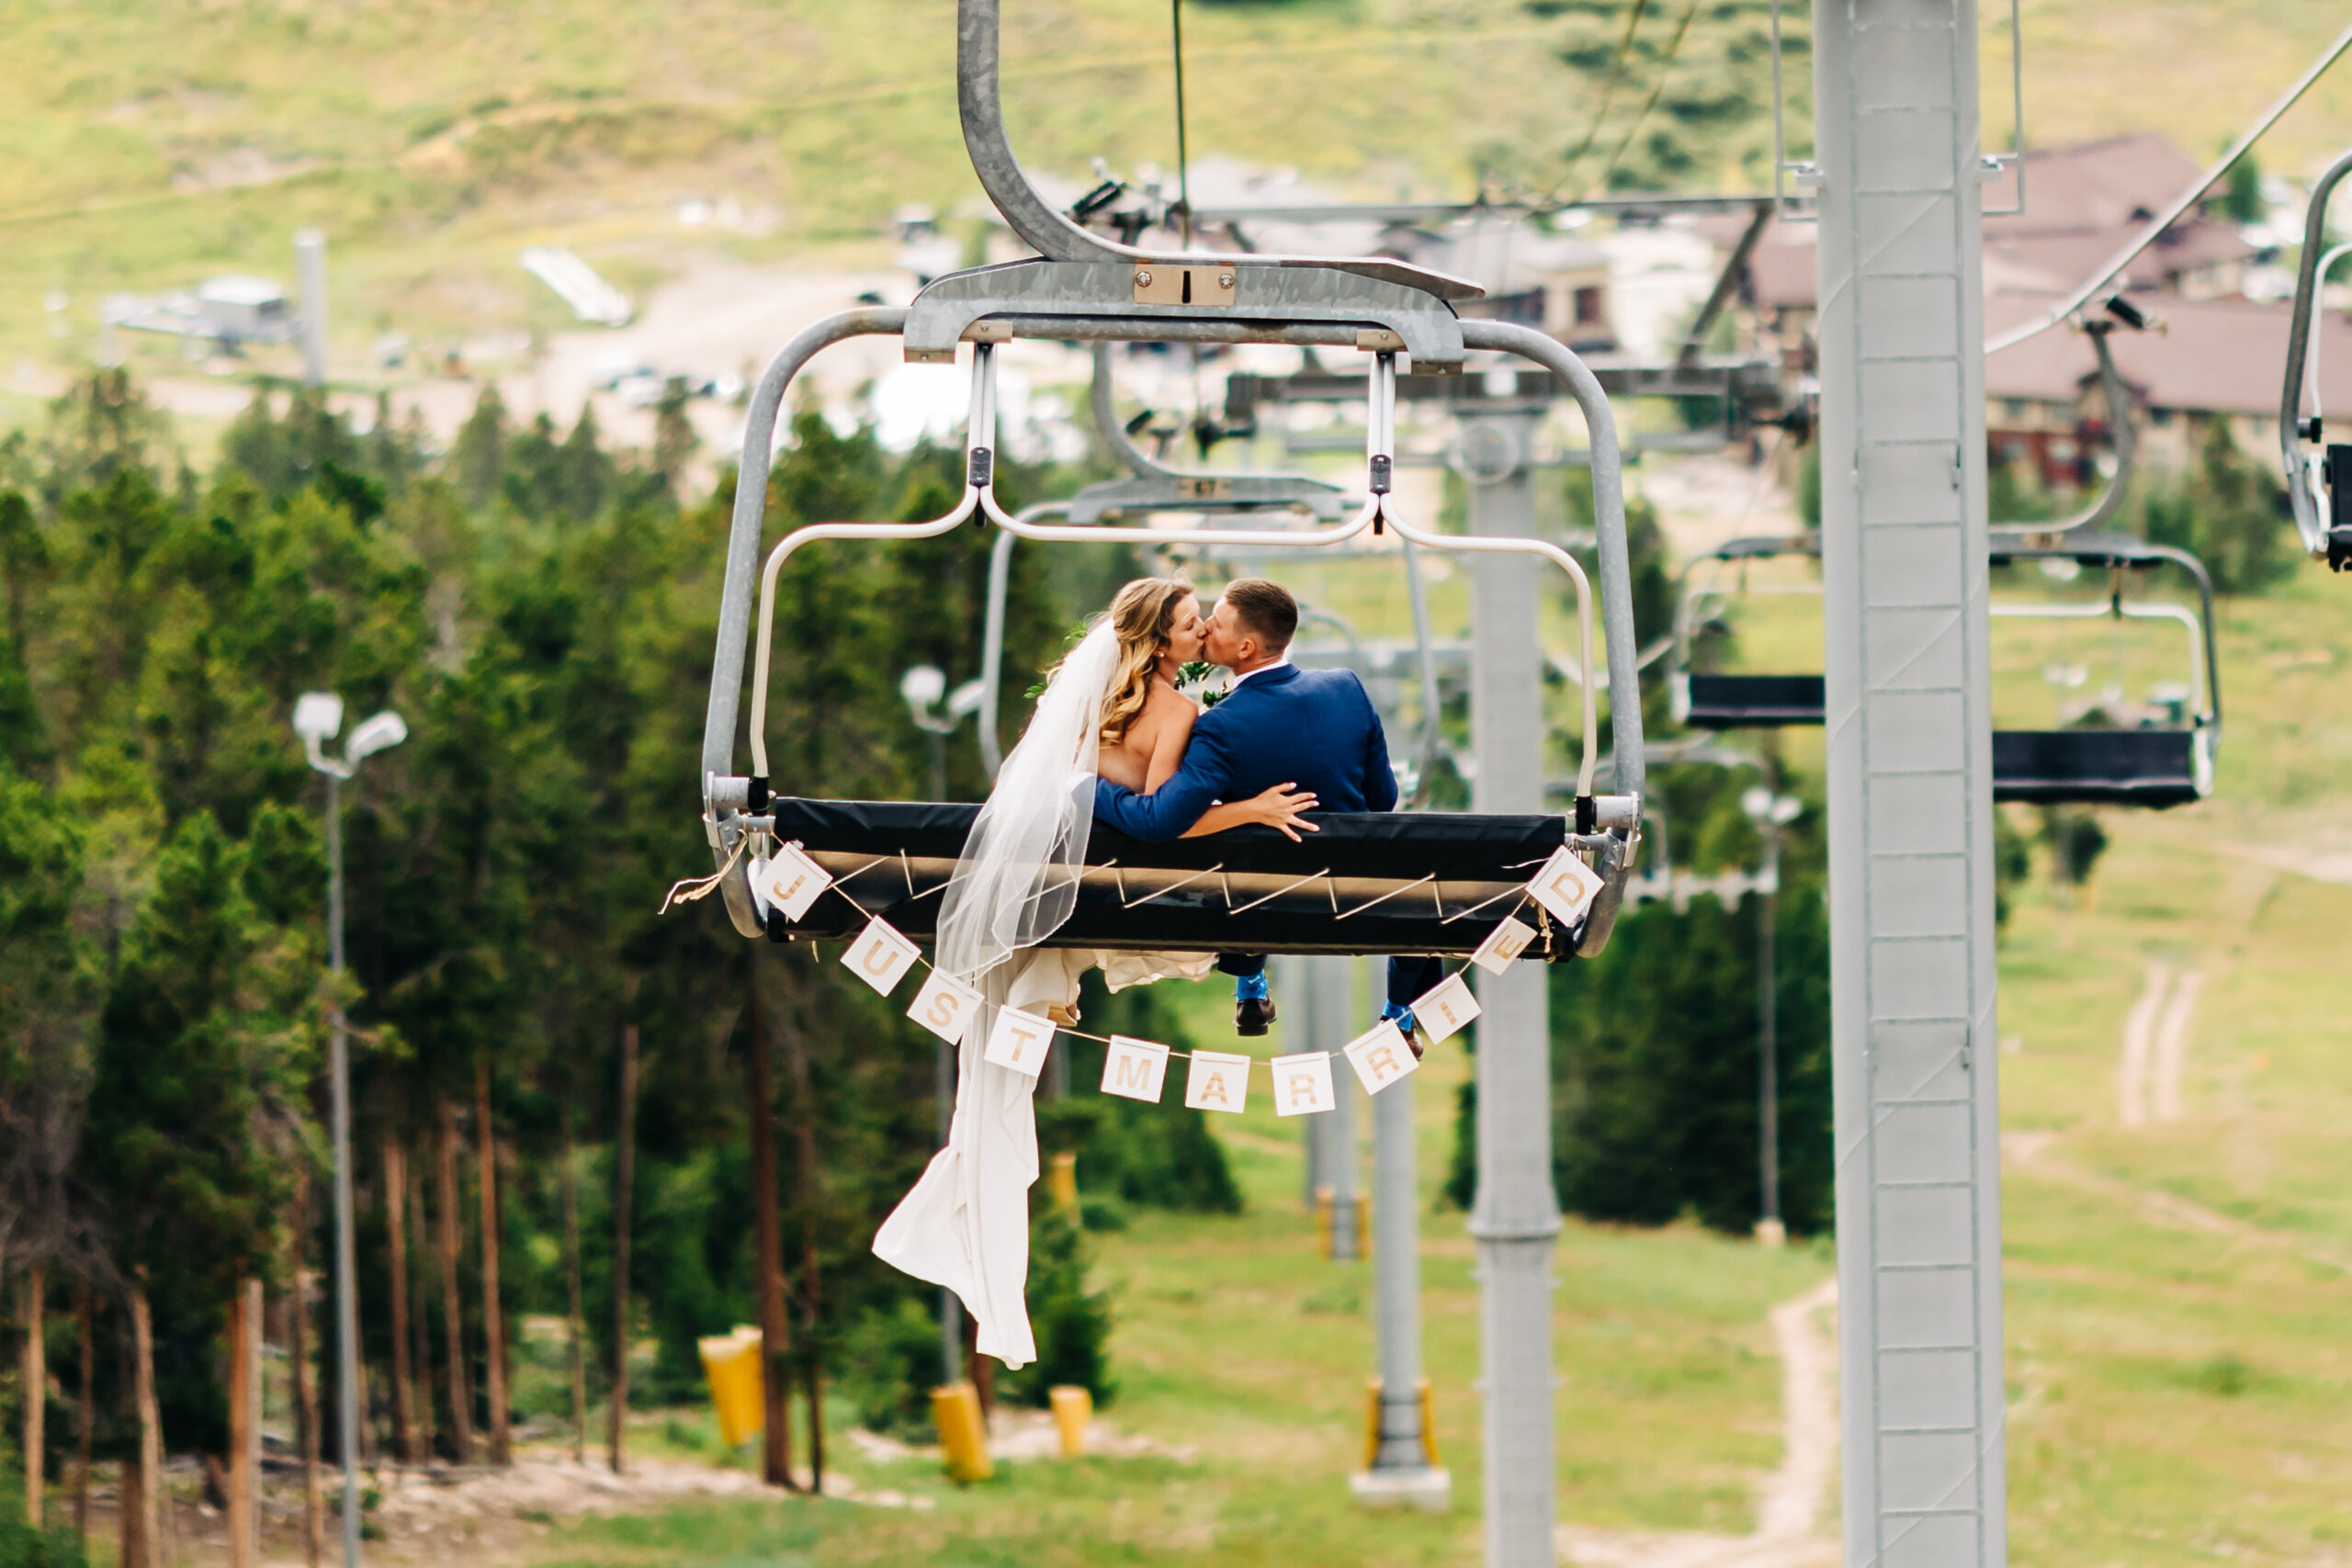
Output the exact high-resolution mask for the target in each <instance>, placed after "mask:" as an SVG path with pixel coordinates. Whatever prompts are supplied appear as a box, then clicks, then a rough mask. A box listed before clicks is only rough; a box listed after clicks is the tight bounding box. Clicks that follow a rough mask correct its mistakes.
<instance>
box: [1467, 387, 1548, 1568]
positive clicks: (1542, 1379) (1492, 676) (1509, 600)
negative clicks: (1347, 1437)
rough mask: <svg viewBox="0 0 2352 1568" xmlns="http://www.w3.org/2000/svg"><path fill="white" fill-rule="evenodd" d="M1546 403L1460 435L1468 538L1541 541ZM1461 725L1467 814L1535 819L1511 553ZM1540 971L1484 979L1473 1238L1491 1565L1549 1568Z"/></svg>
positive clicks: (1486, 415)
mask: <svg viewBox="0 0 2352 1568" xmlns="http://www.w3.org/2000/svg"><path fill="white" fill-rule="evenodd" d="M1543 417H1544V411H1543V408H1542V407H1541V406H1540V405H1539V406H1534V407H1529V408H1523V409H1504V410H1498V411H1495V412H1487V410H1484V409H1481V410H1480V411H1479V412H1478V413H1477V414H1476V415H1475V416H1473V417H1470V418H1468V419H1466V420H1465V421H1464V424H1463V428H1462V444H1463V446H1464V449H1465V450H1467V449H1473V448H1474V447H1475V449H1477V450H1479V451H1481V452H1482V454H1485V455H1487V456H1488V457H1494V456H1495V455H1498V454H1502V455H1508V456H1509V457H1511V458H1512V459H1513V460H1512V461H1510V462H1509V463H1508V464H1506V463H1504V462H1502V461H1499V460H1496V461H1488V462H1483V463H1482V464H1481V465H1480V468H1481V469H1482V472H1483V473H1487V474H1493V473H1502V471H1503V469H1505V468H1508V469H1509V472H1508V473H1506V474H1503V477H1501V478H1499V479H1493V480H1492V481H1491V482H1483V483H1482V482H1474V483H1473V484H1472V485H1471V487H1470V531H1471V532H1472V533H1473V534H1488V535H1507V536H1519V537H1522V538H1526V537H1532V536H1533V535H1534V533H1535V487H1534V483H1533V476H1532V472H1531V470H1530V469H1529V468H1528V465H1527V457H1528V448H1529V446H1530V444H1531V442H1532V439H1533V437H1534V434H1535V430H1536V426H1537V425H1538V424H1539V423H1541V422H1542V420H1543ZM1472 559H1473V561H1474V563H1475V564H1474V565H1473V566H1472V567H1471V577H1470V581H1471V593H1472V601H1471V602H1472V605H1473V607H1474V612H1475V614H1474V616H1473V625H1472V629H1471V633H1470V728H1471V740H1472V746H1473V750H1474V752H1475V754H1476V758H1477V768H1476V773H1477V776H1476V778H1475V779H1473V780H1472V781H1471V794H1472V797H1473V809H1475V810H1478V811H1490V812H1517V813H1522V814H1527V815H1532V814H1534V813H1537V812H1540V811H1542V810H1543V809H1544V700H1543V685H1542V682H1541V680H1540V672H1541V668H1542V663H1543V652H1542V645H1541V644H1540V642H1539V641H1538V638H1537V627H1536V619H1535V611H1536V583H1537V581H1538V579H1537V577H1536V575H1535V574H1534V573H1533V572H1532V571H1529V570H1527V568H1526V567H1525V566H1524V565H1523V564H1521V563H1520V562H1518V561H1516V560H1513V559H1512V558H1510V557H1509V556H1503V555H1481V556H1476V557H1473V558H1472ZM1478 1007H1479V1009H1480V1013H1479V1018H1478V1196H1477V1201H1476V1202H1475V1203H1474V1204H1473V1205H1472V1207H1471V1213H1470V1234H1471V1235H1473V1236H1474V1237H1476V1240H1477V1245H1478V1270H1479V1292H1478V1303H1479V1308H1478V1310H1479V1319H1480V1322H1479V1327H1480V1330H1481V1333H1480V1340H1481V1364H1480V1373H1481V1377H1482V1379H1483V1387H1484V1390H1485V1401H1484V1405H1485V1427H1484V1431H1485V1437H1486V1463H1485V1465H1484V1466H1483V1467H1482V1468H1483V1470H1484V1472H1485V1477H1486V1482H1485V1490H1486V1519H1487V1568H1551V1564H1552V1561H1553V1555H1552V1528H1553V1519H1552V1509H1553V1490H1554V1471H1555V1461H1554V1458H1553V1451H1552V1413H1553V1408H1554V1402H1553V1392H1552V1244H1553V1238H1554V1237H1555V1236H1557V1235H1559V1231H1560V1208H1559V1201H1558V1199H1557V1198H1556V1197H1555V1195H1554V1193H1553V1190H1552V1060H1551V1057H1552V1046H1551V1031H1550V1029H1549V1027H1548V1025H1547V1021H1546V1019H1545V1017H1544V966H1543V965H1542V964H1524V963H1522V964H1512V965H1511V967H1510V972H1509V973H1507V974H1503V975H1489V974H1487V973H1485V972H1484V971H1481V972H1480V973H1479V975H1478Z"/></svg>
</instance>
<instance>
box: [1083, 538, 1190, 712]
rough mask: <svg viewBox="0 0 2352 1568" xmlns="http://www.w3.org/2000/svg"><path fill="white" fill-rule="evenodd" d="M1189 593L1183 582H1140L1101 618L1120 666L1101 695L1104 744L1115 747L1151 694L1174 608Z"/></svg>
mask: <svg viewBox="0 0 2352 1568" xmlns="http://www.w3.org/2000/svg"><path fill="white" fill-rule="evenodd" d="M1192 594H1193V585H1192V584H1191V583H1189V582H1187V581H1184V580H1183V579H1182V578H1181V577H1139V578H1137V579H1136V580H1135V581H1133V582H1130V583H1128V584H1127V585H1126V586H1125V588H1122V589H1120V590H1119V594H1118V597H1117V598H1115V599H1114V600H1112V601H1111V607H1110V609H1109V610H1107V611H1105V612H1104V613H1103V614H1104V616H1105V618H1107V619H1108V620H1109V621H1110V623H1111V630H1112V633H1113V635H1114V636H1115V637H1118V639H1119V662H1118V666H1117V668H1116V669H1115V670H1114V671H1113V673H1112V676H1111V684H1110V687H1109V689H1108V690H1107V691H1105V692H1104V694H1103V732H1102V733H1103V745H1105V746H1116V745H1117V744H1119V742H1120V741H1122V740H1125V739H1126V738H1127V728H1128V727H1129V726H1131V725H1133V724H1134V723H1135V721H1136V715H1138V714H1140V713H1142V712H1143V705H1144V699H1145V698H1147V697H1148V696H1150V695H1151V672H1152V670H1153V669H1154V667H1156V666H1157V665H1158V664H1159V656H1160V655H1161V654H1162V653H1165V652H1166V651H1167V650H1168V636H1169V633H1170V631H1171V630H1172V629H1173V628H1174V626H1175V624H1176V610H1177V607H1178V606H1179V605H1181V604H1183V603H1184V601H1185V600H1186V599H1188V598H1190V597H1192Z"/></svg>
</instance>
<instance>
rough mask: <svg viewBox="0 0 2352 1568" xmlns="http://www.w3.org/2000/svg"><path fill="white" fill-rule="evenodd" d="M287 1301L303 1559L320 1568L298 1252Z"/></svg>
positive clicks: (305, 1201) (313, 1388)
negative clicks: (299, 1459) (299, 1462)
mask: <svg viewBox="0 0 2352 1568" xmlns="http://www.w3.org/2000/svg"><path fill="white" fill-rule="evenodd" d="M304 1186H305V1189H306V1190H305V1192H304V1195H303V1197H302V1198H301V1199H300V1200H298V1201H299V1202H300V1203H301V1205H302V1206H303V1208H304V1210H305V1211H306V1215H305V1218H306V1220H307V1210H308V1208H309V1194H308V1191H307V1188H308V1183H305V1184H304ZM297 1234H300V1232H299V1231H298V1233H297ZM288 1305H289V1306H290V1307H291V1309H292V1310H291V1311H289V1312H288V1314H286V1318H287V1331H286V1339H287V1346H286V1359H287V1360H288V1362H290V1363H291V1364H292V1366H293V1369H294V1417H295V1420H296V1421H297V1422H298V1423H299V1424H300V1427H301V1438H302V1560H303V1562H306V1563H308V1564H309V1565H310V1568H319V1559H320V1557H321V1556H322V1555H323V1554H324V1553H325V1551H326V1535H325V1530H326V1498H325V1496H324V1495H323V1494H322V1492H321V1490H320V1485H319V1392H318V1384H317V1383H315V1382H312V1381H311V1345H310V1338H311V1335H310V1327H311V1271H310V1270H309V1269H305V1268H303V1267H302V1261H301V1258H300V1254H299V1252H298V1253H297V1255H296V1257H295V1260H294V1299H293V1300H292V1301H291V1302H290V1303H288Z"/></svg>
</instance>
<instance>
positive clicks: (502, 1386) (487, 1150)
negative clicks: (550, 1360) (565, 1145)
mask: <svg viewBox="0 0 2352 1568" xmlns="http://www.w3.org/2000/svg"><path fill="white" fill-rule="evenodd" d="M474 1157H475V1160H476V1162H477V1164H478V1166H479V1168H480V1177H479V1179H478V1180H477V1181H476V1182H475V1188H476V1190H477V1191H478V1192H479V1194H480V1196H481V1329H482V1382H483V1394H484V1397H485V1398H486V1399H487V1400H488V1402H489V1404H490V1462H491V1463H492V1464H494V1465H499V1466H502V1467H503V1466H505V1465H507V1464H511V1463H512V1462H513V1461H514V1454H513V1447H512V1444H511V1443H510V1441H509V1433H508V1430H507V1409H506V1314H505V1310H504V1308H503V1306H502V1305H501V1303H500V1302H499V1299H498V1247H499V1241H500V1235H499V1224H498V1137H497V1134H496V1133H495V1132H494V1131H493V1129H492V1122H491V1120H490V1064H489V1063H488V1062H487V1061H482V1062H477V1063H475V1064H474Z"/></svg>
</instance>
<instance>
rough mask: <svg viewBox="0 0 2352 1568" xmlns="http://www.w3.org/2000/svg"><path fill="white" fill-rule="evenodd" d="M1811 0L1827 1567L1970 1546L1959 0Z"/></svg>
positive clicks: (2002, 1495)
mask: <svg viewBox="0 0 2352 1568" xmlns="http://www.w3.org/2000/svg"><path fill="white" fill-rule="evenodd" d="M1813 17H1814V28H1813V49H1814V103H1815V115H1816V127H1817V129H1816V135H1815V147H1816V148H1817V152H1816V154H1815V156H1816V158H1817V160H1818V162H1819V165H1820V256H1821V279H1820V293H1819V295H1818V298H1819V299H1820V300H1821V322H1820V346H1821V475H1822V484H1821V521H1822V529H1821V543H1822V550H1821V568H1822V583H1823V588H1824V592H1825V599H1824V604H1825V608H1824V628H1823V639H1824V644H1825V647H1824V649H1823V651H1824V654H1825V657H1826V671H1827V673H1828V688H1827V699H1828V707H1827V719H1828V728H1827V731H1826V734H1827V742H1828V783H1829V946H1830V965H1829V968H1830V1020H1831V1022H1830V1060H1831V1069H1832V1077H1833V1081H1834V1085H1835V1093H1834V1097H1835V1100H1836V1122H1837V1132H1836V1137H1837V1150H1838V1156H1837V1157H1838V1369H1839V1391H1838V1393H1839V1403H1840V1406H1841V1409H1842V1411H1843V1420H1844V1437H1845V1449H1844V1461H1845V1478H1844V1479H1845V1508H1846V1519H1845V1525H1846V1561H1847V1562H1848V1563H1849V1564H1851V1565H1853V1568H1863V1565H1865V1564H1867V1565H1871V1568H1878V1565H1882V1564H1883V1565H1886V1568H1997V1565H1999V1564H2002V1563H2005V1562H2007V1558H2008V1523H2007V1521H2008V1511H2007V1486H2006V1475H2005V1470H2004V1455H2003V1436H2002V1434H2003V1404H2002V1382H2001V1201H2000V1200H2001V1193H2000V1169H1999V1157H2000V1141H1999V1139H2000V1134H1999V1127H1998V1124H1997V1117H1996V1112H1997V1110H1998V1106H1999V1097H1998V1095H1997V1093H1996V1083H1995V1077H1994V1071H1995V1065H1996V1063H1997V1062H1998V1061H1999V1059H2000V1057H1999V1053H1998V1052H1996V1050H1994V1048H1993V1043H1994V1040H1995V1038H1996V1035H1995V1033H1994V1017H1993V999H1994V967H1993V765H1992V723H1991V717H1990V714H1989V711H1988V707H1989V703H1990V698H1991V682H1990V679H1989V676H1988V672H1987V668H1986V666H1987V661H1988V659H1989V647H1988V643H1989V638H1988V635H1987V628H1988V625H1989V621H1988V615H1987V609H1986V595H1987V583H1986V572H1987V567H1986V563H1985V543H1986V541H1985V348H1984V344H1985V321H1984V310H1983V305H1982V298H1983V297H1982V293H1981V289H1980V276H1979V274H1980V270H1981V252H1980V239H1979V225H1980V219H1979V194H1978V193H1979V191H1980V190H1981V188H1982V184H1981V175H1982V172H1983V169H1984V165H1983V163H1982V161H1981V159H1980V155H1979V136H1978V118H1977V85H1976V7H1975V6H1974V5H1973V3H1972V0H1815V6H1814V8H1813Z"/></svg>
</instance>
